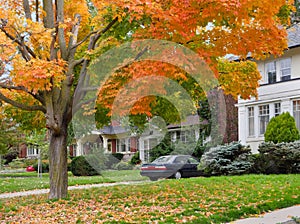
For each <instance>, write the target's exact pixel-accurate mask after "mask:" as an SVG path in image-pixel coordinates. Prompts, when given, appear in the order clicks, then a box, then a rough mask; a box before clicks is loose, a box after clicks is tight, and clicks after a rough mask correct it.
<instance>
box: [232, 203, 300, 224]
mask: <svg viewBox="0 0 300 224" xmlns="http://www.w3.org/2000/svg"><path fill="white" fill-rule="evenodd" d="M293 218H296V220H293ZM279 223H280V224H299V223H300V205H295V206H292V207H288V208H283V209H279V210H276V211H273V212H269V213H265V214H262V215H260V216H259V217H255V218H246V219H241V220H237V221H233V222H231V224H279Z"/></svg>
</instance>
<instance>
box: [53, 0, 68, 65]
mask: <svg viewBox="0 0 300 224" xmlns="http://www.w3.org/2000/svg"><path fill="white" fill-rule="evenodd" d="M55 5H56V12H57V16H56V21H57V22H58V29H57V31H58V33H57V35H58V43H59V48H60V52H61V56H62V58H63V59H64V60H66V61H67V57H68V52H67V47H66V46H67V44H66V39H65V30H64V28H63V27H60V25H62V24H64V1H63V0H55Z"/></svg>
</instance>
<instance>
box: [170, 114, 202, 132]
mask: <svg viewBox="0 0 300 224" xmlns="http://www.w3.org/2000/svg"><path fill="white" fill-rule="evenodd" d="M198 124H200V120H199V116H198V115H189V116H187V117H186V119H185V120H183V121H181V122H180V123H176V124H169V125H168V126H167V128H168V129H172V128H178V127H184V126H192V125H198Z"/></svg>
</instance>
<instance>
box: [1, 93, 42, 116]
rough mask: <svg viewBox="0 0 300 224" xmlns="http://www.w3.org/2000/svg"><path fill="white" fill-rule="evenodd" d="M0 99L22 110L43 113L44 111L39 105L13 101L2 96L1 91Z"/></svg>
mask: <svg viewBox="0 0 300 224" xmlns="http://www.w3.org/2000/svg"><path fill="white" fill-rule="evenodd" d="M0 100H2V101H4V102H6V103H8V104H10V105H12V106H14V107H18V108H20V109H22V110H28V111H42V112H43V113H46V108H45V107H43V106H39V105H33V106H29V105H25V104H22V103H19V102H17V101H14V100H12V99H9V98H7V97H6V96H4V95H3V94H2V93H0Z"/></svg>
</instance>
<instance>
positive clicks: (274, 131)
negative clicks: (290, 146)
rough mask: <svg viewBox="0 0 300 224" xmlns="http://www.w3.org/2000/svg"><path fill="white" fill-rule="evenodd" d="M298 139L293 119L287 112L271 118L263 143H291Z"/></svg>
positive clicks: (299, 135) (299, 137)
mask: <svg viewBox="0 0 300 224" xmlns="http://www.w3.org/2000/svg"><path fill="white" fill-rule="evenodd" d="M299 139H300V134H299V130H298V129H297V127H296V122H295V119H294V118H293V117H292V116H291V115H290V114H289V113H288V112H285V113H282V114H280V115H279V116H276V117H273V118H272V119H271V120H270V122H269V124H268V126H267V129H266V132H265V142H274V143H280V142H293V141H296V140H299Z"/></svg>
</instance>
